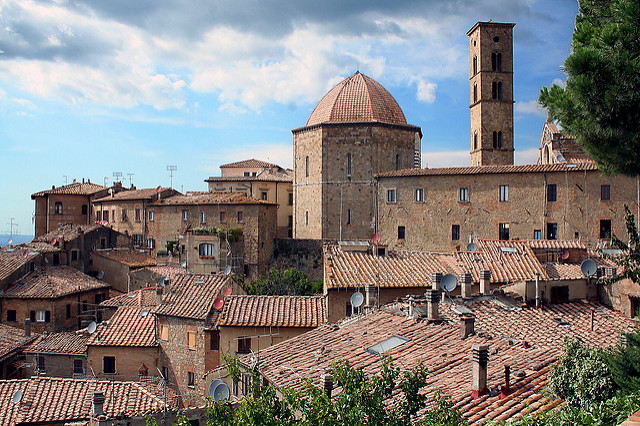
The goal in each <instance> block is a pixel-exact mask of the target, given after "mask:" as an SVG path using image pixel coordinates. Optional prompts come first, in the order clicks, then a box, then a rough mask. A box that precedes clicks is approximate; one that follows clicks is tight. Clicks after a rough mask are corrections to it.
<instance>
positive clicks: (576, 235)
mask: <svg viewBox="0 0 640 426" xmlns="http://www.w3.org/2000/svg"><path fill="white" fill-rule="evenodd" d="M573 238H574V239H576V240H579V239H580V233H579V232H578V231H576V232H574V234H573Z"/></svg>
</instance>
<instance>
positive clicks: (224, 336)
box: [220, 327, 313, 364]
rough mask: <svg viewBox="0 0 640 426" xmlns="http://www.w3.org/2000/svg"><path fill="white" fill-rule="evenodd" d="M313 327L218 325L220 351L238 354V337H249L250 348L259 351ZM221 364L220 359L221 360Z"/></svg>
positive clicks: (237, 355) (235, 355) (233, 354)
mask: <svg viewBox="0 0 640 426" xmlns="http://www.w3.org/2000/svg"><path fill="white" fill-rule="evenodd" d="M310 330H313V328H306V327H220V351H221V352H223V353H230V354H231V355H232V356H234V357H240V356H243V355H244V354H238V339H239V338H240V337H250V338H251V350H253V351H254V352H255V353H259V352H260V351H261V350H263V349H266V348H268V347H269V346H272V345H275V344H276V343H280V342H282V341H284V340H287V339H290V338H292V337H295V336H297V335H299V334H302V333H306V332H307V331H310ZM221 364H222V360H221Z"/></svg>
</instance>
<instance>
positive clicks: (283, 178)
mask: <svg viewBox="0 0 640 426" xmlns="http://www.w3.org/2000/svg"><path fill="white" fill-rule="evenodd" d="M292 173H293V171H292V170H291V171H290V170H286V171H285V172H274V171H272V170H269V169H267V170H263V171H261V172H260V173H258V174H257V175H256V176H214V177H210V178H208V179H205V180H204V181H205V182H293V176H292Z"/></svg>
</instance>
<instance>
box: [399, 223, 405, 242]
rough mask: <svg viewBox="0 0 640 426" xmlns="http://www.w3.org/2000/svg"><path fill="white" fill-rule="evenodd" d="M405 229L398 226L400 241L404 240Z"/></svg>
mask: <svg viewBox="0 0 640 426" xmlns="http://www.w3.org/2000/svg"><path fill="white" fill-rule="evenodd" d="M404 235H405V228H404V226H398V239H399V240H404Z"/></svg>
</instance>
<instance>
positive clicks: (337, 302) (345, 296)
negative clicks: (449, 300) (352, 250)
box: [327, 286, 427, 323]
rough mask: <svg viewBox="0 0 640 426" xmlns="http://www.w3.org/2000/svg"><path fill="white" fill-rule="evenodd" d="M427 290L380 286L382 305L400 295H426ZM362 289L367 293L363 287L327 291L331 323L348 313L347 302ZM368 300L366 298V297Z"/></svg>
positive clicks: (376, 293)
mask: <svg viewBox="0 0 640 426" xmlns="http://www.w3.org/2000/svg"><path fill="white" fill-rule="evenodd" d="M426 290H427V287H426V286H425V287H392V288H389V287H382V288H380V303H379V304H380V306H382V305H385V304H387V303H389V302H393V301H394V300H396V299H397V298H399V297H405V296H407V295H410V296H421V295H424V292H425V291H426ZM356 291H360V292H361V293H362V294H363V295H365V291H364V289H363V288H340V289H329V290H328V291H327V314H328V320H329V322H331V323H335V322H338V321H339V320H341V319H343V318H344V317H345V316H346V314H347V304H348V303H349V304H350V300H351V296H352V295H353V294H354V293H355V292H356ZM377 296H378V292H377V291H376V292H375V297H376V298H377ZM365 300H366V299H365ZM361 309H364V304H363V305H362V306H361Z"/></svg>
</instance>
